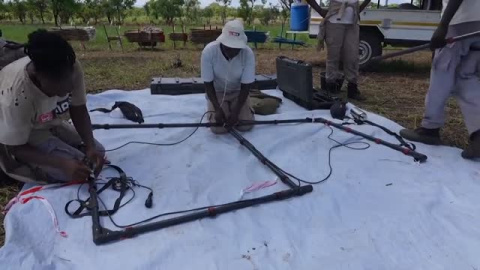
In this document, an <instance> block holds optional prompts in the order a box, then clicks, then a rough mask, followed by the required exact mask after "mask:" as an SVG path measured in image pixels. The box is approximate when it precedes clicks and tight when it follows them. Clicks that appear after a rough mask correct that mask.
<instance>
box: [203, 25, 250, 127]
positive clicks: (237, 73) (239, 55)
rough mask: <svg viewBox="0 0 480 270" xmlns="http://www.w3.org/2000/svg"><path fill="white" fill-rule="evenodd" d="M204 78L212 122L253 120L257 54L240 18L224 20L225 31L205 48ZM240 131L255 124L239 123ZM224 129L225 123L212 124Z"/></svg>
mask: <svg viewBox="0 0 480 270" xmlns="http://www.w3.org/2000/svg"><path fill="white" fill-rule="evenodd" d="M201 73H202V79H203V81H204V82H205V92H206V95H207V100H208V111H209V112H211V113H210V115H209V121H210V123H220V124H225V125H227V126H235V125H236V124H238V122H239V121H251V120H254V113H253V110H252V109H251V106H250V102H249V99H248V94H249V91H250V86H251V85H252V84H253V83H254V82H255V55H254V54H253V51H252V50H251V49H250V47H248V45H247V36H246V35H245V31H244V28H243V24H242V22H241V21H239V20H233V21H229V22H227V23H226V24H225V27H224V28H223V30H222V34H221V35H220V36H219V37H218V38H217V40H216V41H213V42H211V43H209V44H208V45H207V46H206V47H205V49H204V50H203V52H202V59H201ZM238 129H239V130H240V131H247V130H250V129H252V126H238ZM211 130H212V131H213V132H214V133H217V134H218V133H225V132H226V129H225V128H224V127H212V128H211Z"/></svg>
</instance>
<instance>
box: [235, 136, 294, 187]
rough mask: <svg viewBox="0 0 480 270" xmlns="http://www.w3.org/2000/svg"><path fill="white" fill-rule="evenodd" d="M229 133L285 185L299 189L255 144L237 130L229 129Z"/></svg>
mask: <svg viewBox="0 0 480 270" xmlns="http://www.w3.org/2000/svg"><path fill="white" fill-rule="evenodd" d="M228 132H230V134H232V136H233V137H234V138H235V139H237V140H238V142H239V143H240V144H241V145H243V146H245V148H247V149H248V150H249V151H250V152H252V154H253V155H254V156H255V157H256V158H258V160H260V162H261V163H263V164H264V165H265V166H267V167H268V168H270V170H272V172H273V173H275V174H276V175H277V176H278V178H280V180H282V182H283V183H285V184H286V185H288V186H289V187H291V188H296V187H298V185H297V184H295V183H294V182H293V181H292V180H291V179H290V178H289V177H288V176H287V175H286V174H285V173H283V172H281V171H280V170H278V167H277V166H276V165H275V164H274V163H273V162H271V161H270V160H269V159H268V158H266V157H265V156H264V155H263V154H262V153H261V152H260V151H258V150H257V148H255V146H253V144H251V143H250V142H249V141H248V140H247V139H245V138H244V137H243V136H242V135H240V133H238V132H237V131H236V130H235V129H233V128H228Z"/></svg>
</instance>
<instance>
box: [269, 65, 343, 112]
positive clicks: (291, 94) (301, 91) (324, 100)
mask: <svg viewBox="0 0 480 270" xmlns="http://www.w3.org/2000/svg"><path fill="white" fill-rule="evenodd" d="M276 68H277V83H278V89H280V90H281V91H282V93H283V96H284V97H286V98H288V99H290V100H292V101H294V102H295V103H297V104H298V105H300V106H302V107H304V108H305V109H307V110H317V109H330V107H331V106H332V105H333V103H334V102H335V101H336V100H339V99H338V98H336V97H332V96H329V95H326V94H322V92H320V91H317V90H315V89H314V88H313V78H312V65H310V64H309V63H305V62H303V61H301V60H296V59H290V58H287V57H284V56H279V57H277V59H276Z"/></svg>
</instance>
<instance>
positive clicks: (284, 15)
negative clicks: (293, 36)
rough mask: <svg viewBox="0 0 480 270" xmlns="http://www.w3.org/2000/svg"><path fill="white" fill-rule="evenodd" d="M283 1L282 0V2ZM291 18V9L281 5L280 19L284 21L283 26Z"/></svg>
mask: <svg viewBox="0 0 480 270" xmlns="http://www.w3.org/2000/svg"><path fill="white" fill-rule="evenodd" d="M280 1H281V0H280ZM289 17H290V8H289V7H288V6H285V5H282V4H280V18H281V19H282V24H285V22H286V21H287V20H288V18H289Z"/></svg>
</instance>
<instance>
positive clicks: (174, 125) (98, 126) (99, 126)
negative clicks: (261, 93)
mask: <svg viewBox="0 0 480 270" xmlns="http://www.w3.org/2000/svg"><path fill="white" fill-rule="evenodd" d="M310 121H311V120H310ZM306 122H308V119H306V118H304V119H287V120H263V121H242V122H240V123H238V125H239V126H250V125H278V124H294V123H306ZM220 126H223V125H222V124H216V123H169V124H164V123H157V124H93V125H92V129H135V128H139V129H140V128H196V127H206V128H208V127H220Z"/></svg>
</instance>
